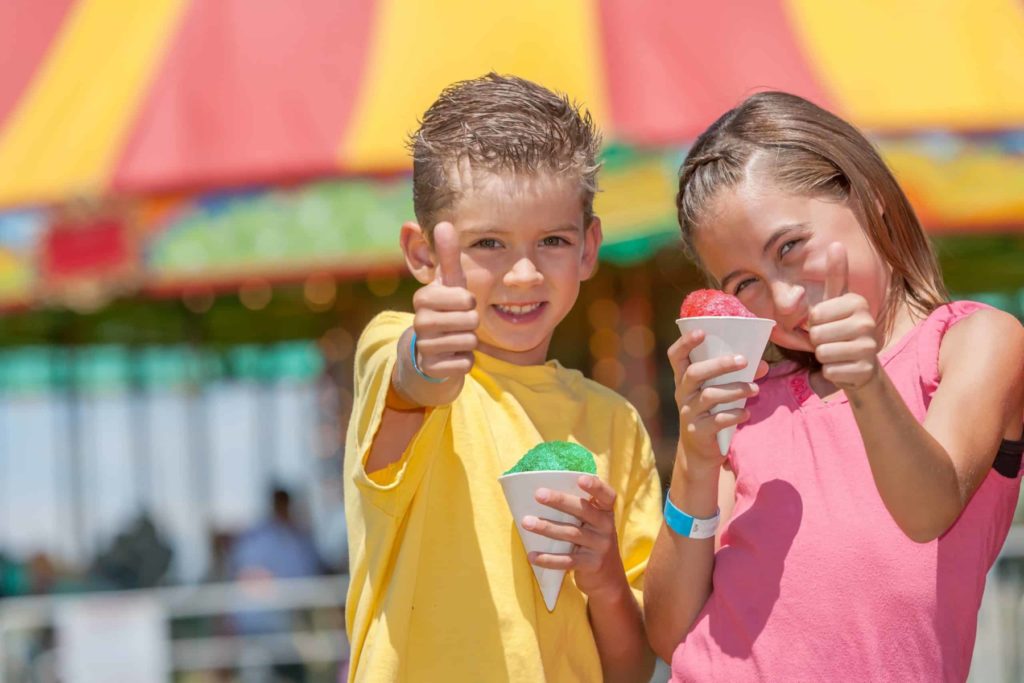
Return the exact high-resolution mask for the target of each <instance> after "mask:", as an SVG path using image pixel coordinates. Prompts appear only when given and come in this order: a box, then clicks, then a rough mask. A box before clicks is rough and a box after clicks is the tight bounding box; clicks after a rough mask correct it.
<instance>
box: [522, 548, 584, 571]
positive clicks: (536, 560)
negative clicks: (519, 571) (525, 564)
mask: <svg viewBox="0 0 1024 683" xmlns="http://www.w3.org/2000/svg"><path fill="white" fill-rule="evenodd" d="M526 559H527V560H529V562H530V564H532V565H534V566H537V567H543V568H544V569H565V570H569V569H575V568H576V556H575V555H556V554H553V553H538V552H531V553H527V555H526Z"/></svg>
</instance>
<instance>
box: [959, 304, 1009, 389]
mask: <svg viewBox="0 0 1024 683" xmlns="http://www.w3.org/2000/svg"><path fill="white" fill-rule="evenodd" d="M954 322H955V324H952V325H951V326H950V327H949V329H948V330H947V331H946V333H945V334H944V335H943V337H942V342H941V345H940V347H939V368H940V372H942V374H945V373H946V371H947V370H949V369H951V368H953V367H960V366H962V365H968V366H975V365H982V364H985V365H988V364H993V363H994V364H996V365H997V366H1000V367H1004V368H1005V370H1006V371H1007V372H1017V373H1019V372H1020V366H1021V364H1022V362H1024V327H1022V326H1021V324H1020V321H1018V320H1017V319H1016V318H1015V317H1013V316H1012V315H1010V314H1009V313H1006V312H1004V311H1000V310H996V309H993V308H988V307H978V308H976V309H975V310H973V311H971V312H970V313H969V314H967V315H965V316H963V317H962V318H959V319H958V320H956V321H954Z"/></svg>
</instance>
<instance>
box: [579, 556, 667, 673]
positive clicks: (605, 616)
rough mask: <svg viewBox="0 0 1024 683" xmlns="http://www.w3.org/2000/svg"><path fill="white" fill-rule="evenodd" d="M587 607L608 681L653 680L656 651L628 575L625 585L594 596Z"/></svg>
mask: <svg viewBox="0 0 1024 683" xmlns="http://www.w3.org/2000/svg"><path fill="white" fill-rule="evenodd" d="M587 611H588V614H589V616H590V624H591V629H592V630H593V632H594V641H595V642H596V644H597V651H598V654H599V655H600V657H601V669H602V671H603V673H604V680H605V681H606V682H608V683H612V682H615V681H644V682H646V681H648V680H650V678H651V674H652V673H653V671H654V653H653V652H652V651H651V647H650V645H649V644H648V643H647V635H646V632H645V631H644V620H643V613H642V611H641V609H640V605H638V604H637V601H636V598H635V597H634V596H633V591H632V590H630V588H629V583H628V582H627V581H626V577H625V575H623V577H622V585H621V586H619V587H618V588H617V589H616V590H615V591H614V592H612V593H611V594H610V595H605V596H601V595H593V596H591V597H590V599H589V601H588V603H587Z"/></svg>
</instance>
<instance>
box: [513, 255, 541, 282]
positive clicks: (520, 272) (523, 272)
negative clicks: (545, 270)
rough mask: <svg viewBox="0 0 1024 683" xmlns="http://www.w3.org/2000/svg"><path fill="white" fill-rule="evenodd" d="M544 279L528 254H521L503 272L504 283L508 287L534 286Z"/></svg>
mask: <svg viewBox="0 0 1024 683" xmlns="http://www.w3.org/2000/svg"><path fill="white" fill-rule="evenodd" d="M543 281H544V275H543V274H541V272H540V271H539V270H538V269H537V265H536V264H535V263H534V262H533V259H531V258H530V257H528V256H523V257H522V258H520V259H519V260H517V261H516V262H515V263H513V264H512V267H511V268H509V270H508V272H507V273H505V284H506V285H508V286H509V287H534V286H536V285H539V284H540V283H541V282H543Z"/></svg>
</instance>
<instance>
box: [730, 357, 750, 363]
mask: <svg viewBox="0 0 1024 683" xmlns="http://www.w3.org/2000/svg"><path fill="white" fill-rule="evenodd" d="M732 359H733V361H734V362H735V363H736V365H746V363H747V359H746V358H744V357H743V356H733V357H732Z"/></svg>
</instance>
